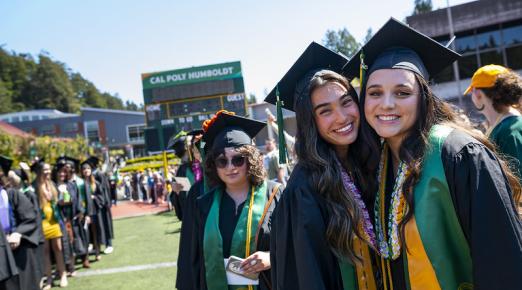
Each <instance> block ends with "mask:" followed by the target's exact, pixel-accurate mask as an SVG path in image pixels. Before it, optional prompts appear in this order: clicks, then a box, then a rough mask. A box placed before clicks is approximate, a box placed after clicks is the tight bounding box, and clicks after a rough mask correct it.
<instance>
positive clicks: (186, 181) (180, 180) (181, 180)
mask: <svg viewBox="0 0 522 290" xmlns="http://www.w3.org/2000/svg"><path fill="white" fill-rule="evenodd" d="M174 180H175V181H176V183H179V184H181V186H182V187H183V188H182V189H181V190H182V191H189V190H190V187H191V185H190V180H189V179H188V178H187V177H174Z"/></svg>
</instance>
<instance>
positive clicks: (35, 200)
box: [25, 180, 45, 277]
mask: <svg viewBox="0 0 522 290" xmlns="http://www.w3.org/2000/svg"><path fill="white" fill-rule="evenodd" d="M31 187H32V188H31V189H32V190H28V191H26V192H25V194H26V196H27V197H28V198H29V200H30V201H31V204H32V205H33V208H34V211H35V212H36V221H37V225H38V248H37V252H38V265H39V266H40V273H41V275H42V277H43V275H44V272H45V269H44V255H45V251H44V243H45V236H44V233H43V228H42V211H41V209H40V198H39V196H40V193H39V192H38V187H37V183H36V180H35V181H33V183H32V184H31Z"/></svg>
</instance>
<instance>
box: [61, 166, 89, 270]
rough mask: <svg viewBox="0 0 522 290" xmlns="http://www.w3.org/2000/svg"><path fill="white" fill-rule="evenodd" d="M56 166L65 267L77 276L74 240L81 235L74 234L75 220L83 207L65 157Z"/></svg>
mask: <svg viewBox="0 0 522 290" xmlns="http://www.w3.org/2000/svg"><path fill="white" fill-rule="evenodd" d="M55 168H56V172H55V174H56V175H55V183H56V187H57V189H58V208H59V210H60V214H61V216H62V221H63V223H62V224H61V226H62V232H63V235H62V245H63V255H64V259H65V267H66V269H67V272H68V275H69V276H75V275H76V273H75V272H76V270H75V253H74V243H75V241H74V240H75V239H76V238H80V237H75V236H74V230H73V222H74V219H75V218H77V217H78V215H79V213H80V212H82V211H83V209H82V207H81V200H80V199H79V194H78V187H77V186H76V184H75V183H73V182H72V181H70V174H71V173H70V172H71V169H70V168H69V165H68V164H67V163H66V162H64V161H63V159H58V160H57V163H56V165H55Z"/></svg>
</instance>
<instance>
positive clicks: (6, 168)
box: [0, 155, 13, 176]
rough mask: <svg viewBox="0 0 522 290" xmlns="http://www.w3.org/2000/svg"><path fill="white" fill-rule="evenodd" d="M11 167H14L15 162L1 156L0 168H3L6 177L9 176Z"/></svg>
mask: <svg viewBox="0 0 522 290" xmlns="http://www.w3.org/2000/svg"><path fill="white" fill-rule="evenodd" d="M11 165H13V160H12V159H11V158H8V157H6V156H3V155H0V166H1V167H2V171H3V172H4V175H6V176H7V174H8V173H9V170H11Z"/></svg>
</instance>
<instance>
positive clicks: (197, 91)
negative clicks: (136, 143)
mask: <svg viewBox="0 0 522 290" xmlns="http://www.w3.org/2000/svg"><path fill="white" fill-rule="evenodd" d="M142 85H143V97H144V104H145V111H146V121H147V127H146V129H145V146H146V149H147V151H149V152H157V151H162V150H163V149H165V147H166V144H167V143H168V139H169V138H170V137H171V136H172V135H174V134H177V133H178V132H179V131H181V130H184V131H190V130H193V129H197V128H201V125H202V123H203V121H204V120H206V119H208V118H211V117H212V116H213V115H214V114H215V113H216V112H217V111H219V110H221V109H225V110H227V111H234V112H235V113H236V114H238V115H241V116H245V115H246V113H247V106H246V105H247V102H246V97H245V92H244V83H243V77H242V73H241V64H240V62H231V63H223V64H216V65H209V66H202V67H193V68H185V69H179V70H172V71H166V72H158V73H147V74H142Z"/></svg>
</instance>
